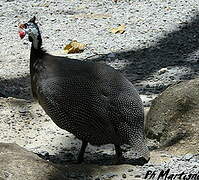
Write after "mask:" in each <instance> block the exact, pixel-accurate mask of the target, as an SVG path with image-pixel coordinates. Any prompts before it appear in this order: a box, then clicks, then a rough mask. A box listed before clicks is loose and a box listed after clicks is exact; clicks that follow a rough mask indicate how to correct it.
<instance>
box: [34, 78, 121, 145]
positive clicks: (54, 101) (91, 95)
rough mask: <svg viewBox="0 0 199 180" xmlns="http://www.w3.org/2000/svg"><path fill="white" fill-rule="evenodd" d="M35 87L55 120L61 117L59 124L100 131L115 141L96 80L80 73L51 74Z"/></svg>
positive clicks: (107, 106) (42, 103) (46, 109)
mask: <svg viewBox="0 0 199 180" xmlns="http://www.w3.org/2000/svg"><path fill="white" fill-rule="evenodd" d="M38 87H39V88H38V96H39V98H38V99H39V103H40V104H41V106H42V107H43V108H44V110H45V111H46V113H47V114H48V115H49V116H50V117H51V118H52V120H53V121H54V122H55V123H56V122H57V121H59V119H60V122H57V123H56V124H57V125H58V126H60V127H61V128H63V127H67V128H69V129H67V128H66V130H68V131H69V132H71V131H72V133H73V131H76V130H75V128H76V129H78V128H80V129H79V131H82V130H83V131H85V134H97V133H99V134H101V135H102V136H104V137H105V138H110V142H111V141H112V142H113V141H115V142H116V143H117V141H118V139H117V135H116V133H115V130H114V127H113V125H112V123H111V120H110V119H109V112H108V108H109V102H108V99H107V97H104V95H102V94H101V92H100V88H99V87H98V84H97V82H95V81H92V80H90V79H87V78H84V77H83V76H81V77H80V76H74V77H72V76H71V77H70V78H67V77H53V78H48V79H45V80H42V81H41V83H40V84H39V85H38ZM60 124H61V125H60ZM70 128H71V129H70ZM73 128H74V130H73ZM63 129H64V128H63ZM102 138H103V137H102ZM113 143H114V142H113Z"/></svg>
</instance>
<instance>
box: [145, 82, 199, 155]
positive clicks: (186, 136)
mask: <svg viewBox="0 0 199 180" xmlns="http://www.w3.org/2000/svg"><path fill="white" fill-rule="evenodd" d="M198 89H199V79H194V80H190V81H185V82H181V83H179V84H176V85H173V86H171V87H169V88H167V89H166V90H165V91H164V92H162V93H161V94H160V95H159V96H158V97H157V98H156V99H154V100H153V102H152V105H151V108H150V110H149V112H148V115H147V118H146V131H147V136H148V137H150V138H155V139H157V140H158V141H159V142H160V144H161V145H162V146H172V145H174V144H176V143H177V144H178V145H176V146H177V147H179V148H180V150H181V153H190V152H192V153H193V152H195V153H198V152H199V148H198V144H199V138H198V137H199V121H198V117H199V90H198ZM176 146H173V148H174V147H176ZM177 147H176V148H177ZM171 148H172V147H171Z"/></svg>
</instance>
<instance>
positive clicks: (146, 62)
mask: <svg viewBox="0 0 199 180" xmlns="http://www.w3.org/2000/svg"><path fill="white" fill-rule="evenodd" d="M33 15H35V16H36V17H37V19H38V22H39V24H40V28H41V31H42V37H43V46H44V48H45V49H46V50H47V51H48V52H50V53H52V54H61V55H64V56H68V57H71V58H78V59H81V60H84V59H86V58H87V60H91V61H105V62H106V63H107V64H110V65H111V66H113V67H115V68H116V69H119V70H120V71H121V72H122V73H124V74H125V75H126V76H127V77H128V78H129V80H131V81H132V83H133V84H135V86H136V88H137V89H138V91H139V92H140V94H141V97H142V99H143V102H144V105H145V106H146V107H148V106H150V102H151V100H152V99H153V98H154V97H156V96H157V95H158V94H159V93H160V92H162V91H163V90H164V89H165V88H166V87H168V86H169V85H171V84H174V83H177V82H180V81H183V80H187V79H192V78H195V77H198V76H199V71H198V70H199V65H198V62H199V60H198V58H199V1H198V0H189V1H186V0H172V1H171V0H150V1H149V0H129V1H126V0H118V2H117V3H114V2H113V1H111V0H100V1H99V0H68V1H66V0H65V1H64V0H58V1H53V0H48V1H38V0H33V1H28V0H23V1H22V0H1V1H0V22H1V23H0V28H1V31H0V44H1V46H0V96H3V95H5V96H9V97H10V96H11V97H14V98H19V99H26V100H28V102H29V104H30V107H31V108H30V110H31V109H34V110H35V111H36V110H37V109H38V106H37V105H35V104H34V103H32V97H31V95H30V79H29V53H30V44H29V42H28V41H27V40H23V41H21V40H20V39H19V37H18V34H17V31H18V23H20V22H26V21H27V20H28V19H29V18H31V17H32V16H33ZM119 24H125V26H126V31H125V32H124V33H123V34H113V33H110V31H109V30H110V29H111V28H114V27H117V26H118V25H119ZM71 40H77V41H78V42H81V43H84V44H87V48H86V50H85V51H84V52H83V53H80V54H71V55H66V54H64V52H63V47H64V46H65V45H66V44H68V43H69V42H70V41H71ZM26 103H27V102H26ZM5 107H6V106H5ZM2 109H3V110H4V111H1V115H2V114H3V115H4V116H1V118H0V119H1V121H3V122H4V123H5V124H4V125H2V123H1V125H2V126H1V129H2V130H4V133H2V134H1V135H0V137H1V141H4V142H13V141H14V142H17V143H19V144H20V145H22V146H24V147H26V148H27V149H29V150H32V151H34V152H37V153H39V154H40V156H43V157H44V158H49V159H50V160H52V161H55V162H58V161H60V159H59V160H57V159H56V158H57V156H56V157H55V156H54V154H55V153H56V151H57V150H58V149H59V150H60V149H61V148H63V147H64V145H66V143H63V142H62V141H63V139H62V140H58V138H61V137H68V141H67V142H68V143H67V148H68V150H71V149H72V150H73V151H74V152H77V146H78V147H79V141H78V140H75V139H74V137H72V136H71V135H69V134H68V133H67V132H64V131H62V130H60V129H58V128H57V127H55V126H53V125H52V123H49V124H48V122H49V119H48V117H47V116H45V115H44V114H43V112H42V111H41V110H38V112H36V114H37V116H36V118H38V122H36V121H35V122H34V123H30V124H29V125H26V127H27V128H25V130H24V129H23V126H22V125H21V124H23V123H20V121H18V122H17V123H16V120H18V119H20V120H21V121H23V118H21V114H20V113H22V114H23V113H25V114H26V111H25V112H19V114H20V115H19V116H17V115H14V117H12V115H13V113H12V112H10V111H11V110H10V109H7V110H6V109H4V108H2ZM8 111H9V113H10V116H11V117H10V119H12V121H14V122H13V123H14V124H17V125H16V131H13V129H9V130H5V129H4V128H5V127H7V126H9V125H8V122H7V120H6V115H7V113H8ZM22 111H23V108H22ZM40 111H41V112H40ZM13 112H15V110H13ZM39 114H40V115H39ZM22 116H23V115H22ZM25 118H27V116H25ZM30 119H31V118H30ZM46 119H47V120H46ZM45 120H46V121H45ZM44 122H46V124H45V125H46V126H45V127H43V123H44ZM11 124H12V123H11ZM48 125H49V126H48ZM9 127H10V126H9ZM19 127H21V130H20V131H22V133H21V132H19V131H18V129H19ZM29 127H30V128H32V130H31V129H30V131H29V133H27V131H26V130H27V129H28V128H29ZM8 133H9V134H8ZM20 133H21V134H20ZM5 134H6V135H5ZM24 134H25V135H24ZM46 134H48V136H49V139H50V138H52V137H53V140H52V141H51V140H49V139H48V138H47V137H46ZM21 136H24V137H23V138H22V137H21ZM31 138H32V140H30V139H31ZM27 139H28V140H27ZM35 139H36V140H37V141H36V142H35ZM69 139H70V140H69ZM27 141H30V142H31V143H27ZM33 141H34V143H33ZM44 141H45V142H44ZM69 142H70V143H69ZM53 143H54V144H53ZM59 143H63V144H64V145H63V144H62V145H60V144H59ZM52 144H53V145H52ZM74 144H76V145H77V146H76V145H74ZM36 145H38V146H36ZM60 147H61V148H60ZM89 148H91V147H89ZM91 149H92V148H91ZM91 149H89V150H88V151H90V150H91ZM104 149H105V150H106V153H105V156H103V155H102V156H101V157H99V158H98V159H99V162H100V159H101V160H102V159H104V158H105V157H106V156H110V155H112V154H113V149H112V146H109V145H107V146H105V148H104ZM107 149H109V152H108V150H107ZM64 150H66V149H64ZM105 150H104V151H105ZM62 151H63V149H62ZM100 151H102V152H103V148H102V150H101V148H95V152H100ZM69 153H70V151H69ZM48 154H52V156H50V157H49V155H48ZM93 154H94V155H93V156H92V157H94V156H95V153H93ZM99 154H100V153H97V155H96V156H97V157H98V156H99ZM102 154H103V153H102ZM75 155H76V154H73V155H71V153H70V155H69V157H72V159H74V158H73V156H75ZM166 156H167V155H166ZM190 156H191V155H190ZM190 156H189V158H187V157H186V156H182V157H177V156H174V157H170V161H167V162H165V163H160V164H153V163H148V164H146V165H145V166H143V167H142V168H138V174H139V175H137V178H138V179H139V178H142V177H143V173H145V174H146V171H147V170H157V171H158V170H160V169H168V168H170V169H171V172H173V173H180V172H181V171H186V173H191V172H195V173H196V172H198V171H199V161H198V156H194V157H193V158H191V157H190ZM61 157H62V156H61ZM62 158H63V157H62ZM94 159H95V158H94ZM62 160H63V159H62ZM68 160H69V161H70V158H69V159H68ZM88 162H91V163H93V161H92V158H90V159H88ZM97 162H98V161H97ZM128 173H131V172H128ZM128 173H127V174H128ZM109 175H110V176H111V174H109ZM134 175H135V174H134ZM139 176H140V177H139ZM124 177H125V176H124ZM101 178H102V179H103V177H101ZM135 178H136V177H134V178H133V179H135ZM96 179H97V177H96ZM104 179H106V178H104ZM124 179H125V178H124Z"/></svg>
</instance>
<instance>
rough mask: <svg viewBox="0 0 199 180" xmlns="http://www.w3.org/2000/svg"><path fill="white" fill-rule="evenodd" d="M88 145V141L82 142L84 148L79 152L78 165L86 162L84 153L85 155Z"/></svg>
mask: <svg viewBox="0 0 199 180" xmlns="http://www.w3.org/2000/svg"><path fill="white" fill-rule="evenodd" d="M87 145H88V142H87V141H82V146H81V149H80V152H79V155H78V157H77V163H82V162H83V161H84V153H85V149H86V147H87Z"/></svg>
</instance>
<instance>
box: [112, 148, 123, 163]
mask: <svg viewBox="0 0 199 180" xmlns="http://www.w3.org/2000/svg"><path fill="white" fill-rule="evenodd" d="M115 152H116V162H114V164H120V163H121V161H122V150H121V148H120V145H116V144H115Z"/></svg>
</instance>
